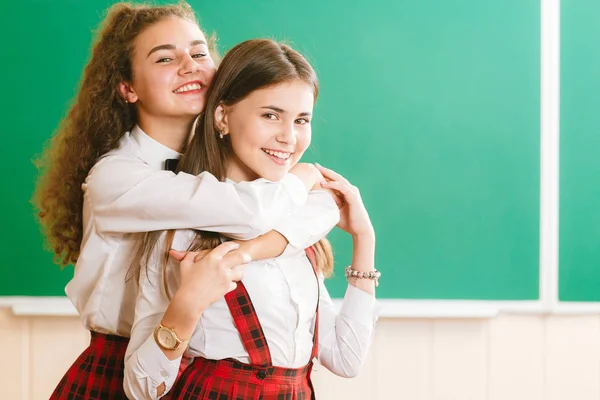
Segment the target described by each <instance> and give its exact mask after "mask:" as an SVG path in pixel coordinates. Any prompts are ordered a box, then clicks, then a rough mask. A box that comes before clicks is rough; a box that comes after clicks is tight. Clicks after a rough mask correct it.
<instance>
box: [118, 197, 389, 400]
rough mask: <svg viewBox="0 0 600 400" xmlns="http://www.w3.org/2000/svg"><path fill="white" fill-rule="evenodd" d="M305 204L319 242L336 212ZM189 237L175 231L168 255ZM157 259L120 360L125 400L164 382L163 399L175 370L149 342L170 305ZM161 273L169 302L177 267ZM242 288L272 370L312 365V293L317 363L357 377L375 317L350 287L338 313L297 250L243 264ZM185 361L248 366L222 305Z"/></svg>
mask: <svg viewBox="0 0 600 400" xmlns="http://www.w3.org/2000/svg"><path fill="white" fill-rule="evenodd" d="M310 196H313V197H314V198H315V203H316V202H318V203H320V204H321V206H320V208H319V210H318V211H317V213H318V215H319V219H320V220H321V221H323V224H322V225H321V229H322V231H321V236H322V237H324V236H325V235H326V234H327V232H329V230H330V229H331V228H332V227H333V226H334V225H335V224H336V223H337V220H338V218H339V211H338V209H337V206H336V205H335V203H334V201H333V200H332V198H331V196H330V195H329V194H327V193H325V192H322V191H321V192H311V193H310V194H309V197H310ZM313 212H315V210H313ZM193 237H194V232H193V231H190V230H186V231H178V232H177V233H176V235H175V239H174V242H173V246H172V247H174V248H178V249H186V248H188V246H189V244H190V243H191V240H192V239H193ZM163 251H164V249H157V250H156V252H155V254H153V255H152V256H151V257H152V258H151V262H150V263H149V266H148V270H147V275H146V274H140V281H139V284H140V288H139V293H138V299H137V305H136V314H135V322H134V326H133V329H132V332H131V340H130V342H129V346H128V348H127V354H126V356H125V360H126V361H125V380H124V388H125V392H126V393H127V395H128V397H129V398H131V399H136V400H140V399H156V398H158V397H157V389H158V386H159V385H161V384H162V383H163V382H164V383H165V386H166V391H165V393H166V392H168V391H169V390H170V389H171V387H172V386H173V383H174V381H175V378H176V376H177V372H178V369H179V364H180V362H181V358H178V359H176V360H173V361H171V360H169V359H168V358H167V357H166V356H165V355H164V353H163V352H162V350H161V349H160V348H159V347H158V345H157V344H156V342H155V339H154V335H153V332H154V330H155V328H156V327H157V326H158V324H159V323H160V321H161V319H162V317H163V314H164V312H165V311H166V309H167V307H168V305H169V299H168V297H167V295H166V293H165V290H164V285H163V284H162V282H163V276H164V275H163V273H164V271H162V269H161V267H160V261H159V260H160V256H161V255H162V254H163V253H162V252H163ZM166 273H167V283H168V286H169V291H170V293H171V294H172V293H174V292H175V290H176V288H177V287H178V286H179V269H178V266H177V262H176V261H173V260H169V263H168V264H167V269H166ZM243 282H244V285H245V287H246V289H247V290H248V294H249V295H250V298H251V299H252V303H253V305H254V307H255V309H256V312H257V314H258V317H259V319H260V322H261V325H262V328H263V331H264V334H265V337H266V339H267V343H268V345H269V349H270V352H271V357H272V361H273V365H275V366H280V367H287V368H299V367H302V366H304V365H306V364H307V363H308V362H309V361H310V355H311V350H312V346H313V332H314V321H315V307H316V304H317V296H318V294H317V293H320V297H319V353H318V358H319V360H320V362H321V363H322V364H323V365H324V366H325V367H326V368H327V369H329V370H330V371H332V372H333V373H335V374H337V375H340V376H346V377H350V376H355V375H356V374H357V373H358V371H359V369H360V366H361V365H362V363H363V361H364V360H365V358H366V354H367V349H368V347H369V345H370V343H371V338H372V334H373V329H374V325H375V321H376V319H377V316H378V312H379V307H378V306H377V304H376V300H375V298H374V297H373V296H371V295H370V294H368V293H366V292H363V291H362V290H360V289H357V288H356V287H354V286H352V285H349V286H348V288H347V291H346V295H345V297H344V301H343V304H342V308H341V311H340V312H339V313H338V311H337V310H336V308H335V306H334V304H333V302H332V301H331V298H330V296H329V294H328V292H327V289H326V287H325V285H324V284H323V277H322V276H320V277H319V282H318V285H319V286H320V287H319V288H317V280H316V279H315V275H314V272H313V269H312V266H311V264H310V262H309V260H308V259H307V257H306V255H305V253H304V251H302V250H296V251H293V252H292V251H289V252H286V253H284V254H283V255H282V256H280V257H278V258H275V259H269V260H260V261H253V262H251V263H249V264H248V265H247V266H246V268H245V270H244V278H243ZM186 354H188V355H190V356H193V357H205V358H208V359H213V360H219V359H225V358H234V359H237V360H239V361H241V362H243V363H249V361H250V360H249V357H248V353H247V351H246V350H245V349H244V346H243V344H242V342H241V339H240V335H239V333H238V331H237V329H236V327H235V325H234V323H233V318H232V316H231V313H230V311H229V308H228V307H227V303H226V301H225V299H221V300H219V301H218V302H216V303H215V304H213V305H211V306H210V307H209V308H208V309H206V310H205V311H204V313H203V314H202V316H201V318H200V320H199V322H198V324H197V326H196V329H195V331H194V334H193V335H192V337H191V340H190V342H189V346H188V348H187V350H186Z"/></svg>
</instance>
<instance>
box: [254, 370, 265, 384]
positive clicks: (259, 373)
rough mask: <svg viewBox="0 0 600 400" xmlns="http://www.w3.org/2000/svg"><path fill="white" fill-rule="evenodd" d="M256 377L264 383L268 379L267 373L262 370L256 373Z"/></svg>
mask: <svg viewBox="0 0 600 400" xmlns="http://www.w3.org/2000/svg"><path fill="white" fill-rule="evenodd" d="M256 377H257V378H258V379H260V380H261V381H262V380H263V379H265V378H266V377H267V371H265V370H263V369H261V370H260V371H258V372H257V373H256Z"/></svg>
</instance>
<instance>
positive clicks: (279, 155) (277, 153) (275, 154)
mask: <svg viewBox="0 0 600 400" xmlns="http://www.w3.org/2000/svg"><path fill="white" fill-rule="evenodd" d="M263 151H264V152H265V153H267V154H270V155H272V156H273V157H277V158H280V159H282V160H287V159H288V158H290V156H291V155H292V153H283V152H281V151H273V150H267V149H263Z"/></svg>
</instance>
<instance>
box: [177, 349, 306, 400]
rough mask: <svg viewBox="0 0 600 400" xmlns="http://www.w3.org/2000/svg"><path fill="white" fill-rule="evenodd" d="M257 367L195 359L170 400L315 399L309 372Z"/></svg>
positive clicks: (236, 362) (182, 376) (235, 362)
mask: <svg viewBox="0 0 600 400" xmlns="http://www.w3.org/2000/svg"><path fill="white" fill-rule="evenodd" d="M311 369H312V363H311V364H309V365H307V366H305V367H304V368H298V369H291V368H281V367H273V366H271V367H265V368H263V367H259V366H253V365H248V364H242V363H240V362H239V361H236V360H231V359H227V360H218V361H215V360H207V359H204V358H201V357H198V358H196V359H195V360H194V362H193V363H192V364H191V365H190V366H189V367H188V368H187V369H186V370H185V372H184V373H183V375H181V377H180V378H179V379H178V380H177V382H176V383H175V386H174V387H173V389H171V391H170V393H169V394H168V395H167V397H168V398H169V399H228V400H259V399H260V400H309V399H312V398H314V394H313V388H312V383H311V382H310V371H311Z"/></svg>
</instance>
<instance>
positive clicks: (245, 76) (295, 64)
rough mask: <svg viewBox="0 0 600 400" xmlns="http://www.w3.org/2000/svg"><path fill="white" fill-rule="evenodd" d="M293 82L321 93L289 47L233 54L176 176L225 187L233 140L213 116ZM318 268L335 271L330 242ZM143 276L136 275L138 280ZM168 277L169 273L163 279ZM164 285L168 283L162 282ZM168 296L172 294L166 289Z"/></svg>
mask: <svg viewBox="0 0 600 400" xmlns="http://www.w3.org/2000/svg"><path fill="white" fill-rule="evenodd" d="M291 80H301V81H303V82H305V83H306V84H308V85H309V86H310V87H312V89H313V93H314V98H315V100H316V99H317V95H318V93H319V83H318V80H317V75H316V73H315V71H314V70H313V68H312V66H311V65H310V64H309V63H308V61H306V59H305V58H304V57H303V56H302V55H301V54H300V53H298V52H297V51H295V50H294V49H292V48H291V47H289V46H288V45H285V44H282V43H278V42H276V41H274V40H270V39H253V40H248V41H245V42H242V43H240V44H238V45H237V46H235V47H234V48H232V49H231V50H230V51H229V52H228V53H227V54H226V55H225V57H224V58H223V61H222V62H221V64H220V66H219V69H218V70H217V72H216V74H215V77H214V79H213V82H212V85H211V87H210V89H209V93H208V94H207V101H206V107H205V110H204V113H203V114H202V115H201V116H200V119H199V121H198V124H197V125H196V131H195V134H194V137H193V138H192V140H191V141H190V143H189V145H188V146H187V150H186V152H185V154H184V156H183V157H182V158H181V160H180V162H179V166H178V170H179V171H182V172H186V173H189V174H193V175H198V174H200V173H201V172H203V171H208V172H209V173H211V174H213V175H214V176H215V177H216V178H217V179H219V180H221V181H224V180H225V178H226V173H227V160H228V157H229V155H230V154H231V153H232V149H231V145H230V143H229V139H228V138H229V136H228V135H227V136H225V137H224V138H223V139H220V138H219V132H218V131H217V127H216V124H215V111H216V109H217V107H218V106H219V105H220V104H224V105H229V106H230V105H233V104H235V103H237V102H239V101H241V100H243V99H244V98H245V97H246V96H248V95H250V93H252V92H254V91H255V90H259V89H262V88H265V87H268V86H273V85H277V84H280V83H283V82H289V81H291ZM163 233H164V232H163V231H154V232H148V233H146V234H145V235H144V237H143V239H142V240H141V242H140V245H139V248H138V253H137V255H136V257H135V258H134V262H133V264H132V268H134V269H135V268H139V266H142V267H144V266H147V263H148V261H149V260H150V254H151V253H152V252H153V251H154V250H155V248H156V247H157V246H156V245H157V243H158V241H159V240H160V238H161V236H162V235H163ZM173 236H174V235H173V231H169V232H168V233H167V235H166V236H165V241H166V246H165V247H164V248H165V249H166V250H165V251H166V252H167V254H165V255H164V256H163V257H161V259H162V264H163V271H165V270H164V268H165V267H166V262H167V260H168V249H169V248H170V247H171V244H172V241H173ZM219 243H220V242H219V237H218V234H216V233H212V232H199V235H198V237H197V239H196V240H195V241H194V244H193V245H192V246H191V247H190V249H189V250H192V251H197V250H202V249H210V248H214V247H216V246H217V245H218V244H219ZM314 248H315V255H316V260H317V265H318V267H319V269H320V270H321V271H322V272H323V273H324V274H325V275H326V276H328V275H330V274H331V272H332V271H333V254H332V251H331V246H330V245H329V242H328V241H327V239H322V240H321V241H320V242H318V243H317V244H315V245H314ZM136 275H137V276H139V275H138V274H136ZM163 277H166V273H163ZM163 283H164V282H163ZM165 290H166V291H167V295H168V294H169V292H168V288H167V287H166V285H165Z"/></svg>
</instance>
